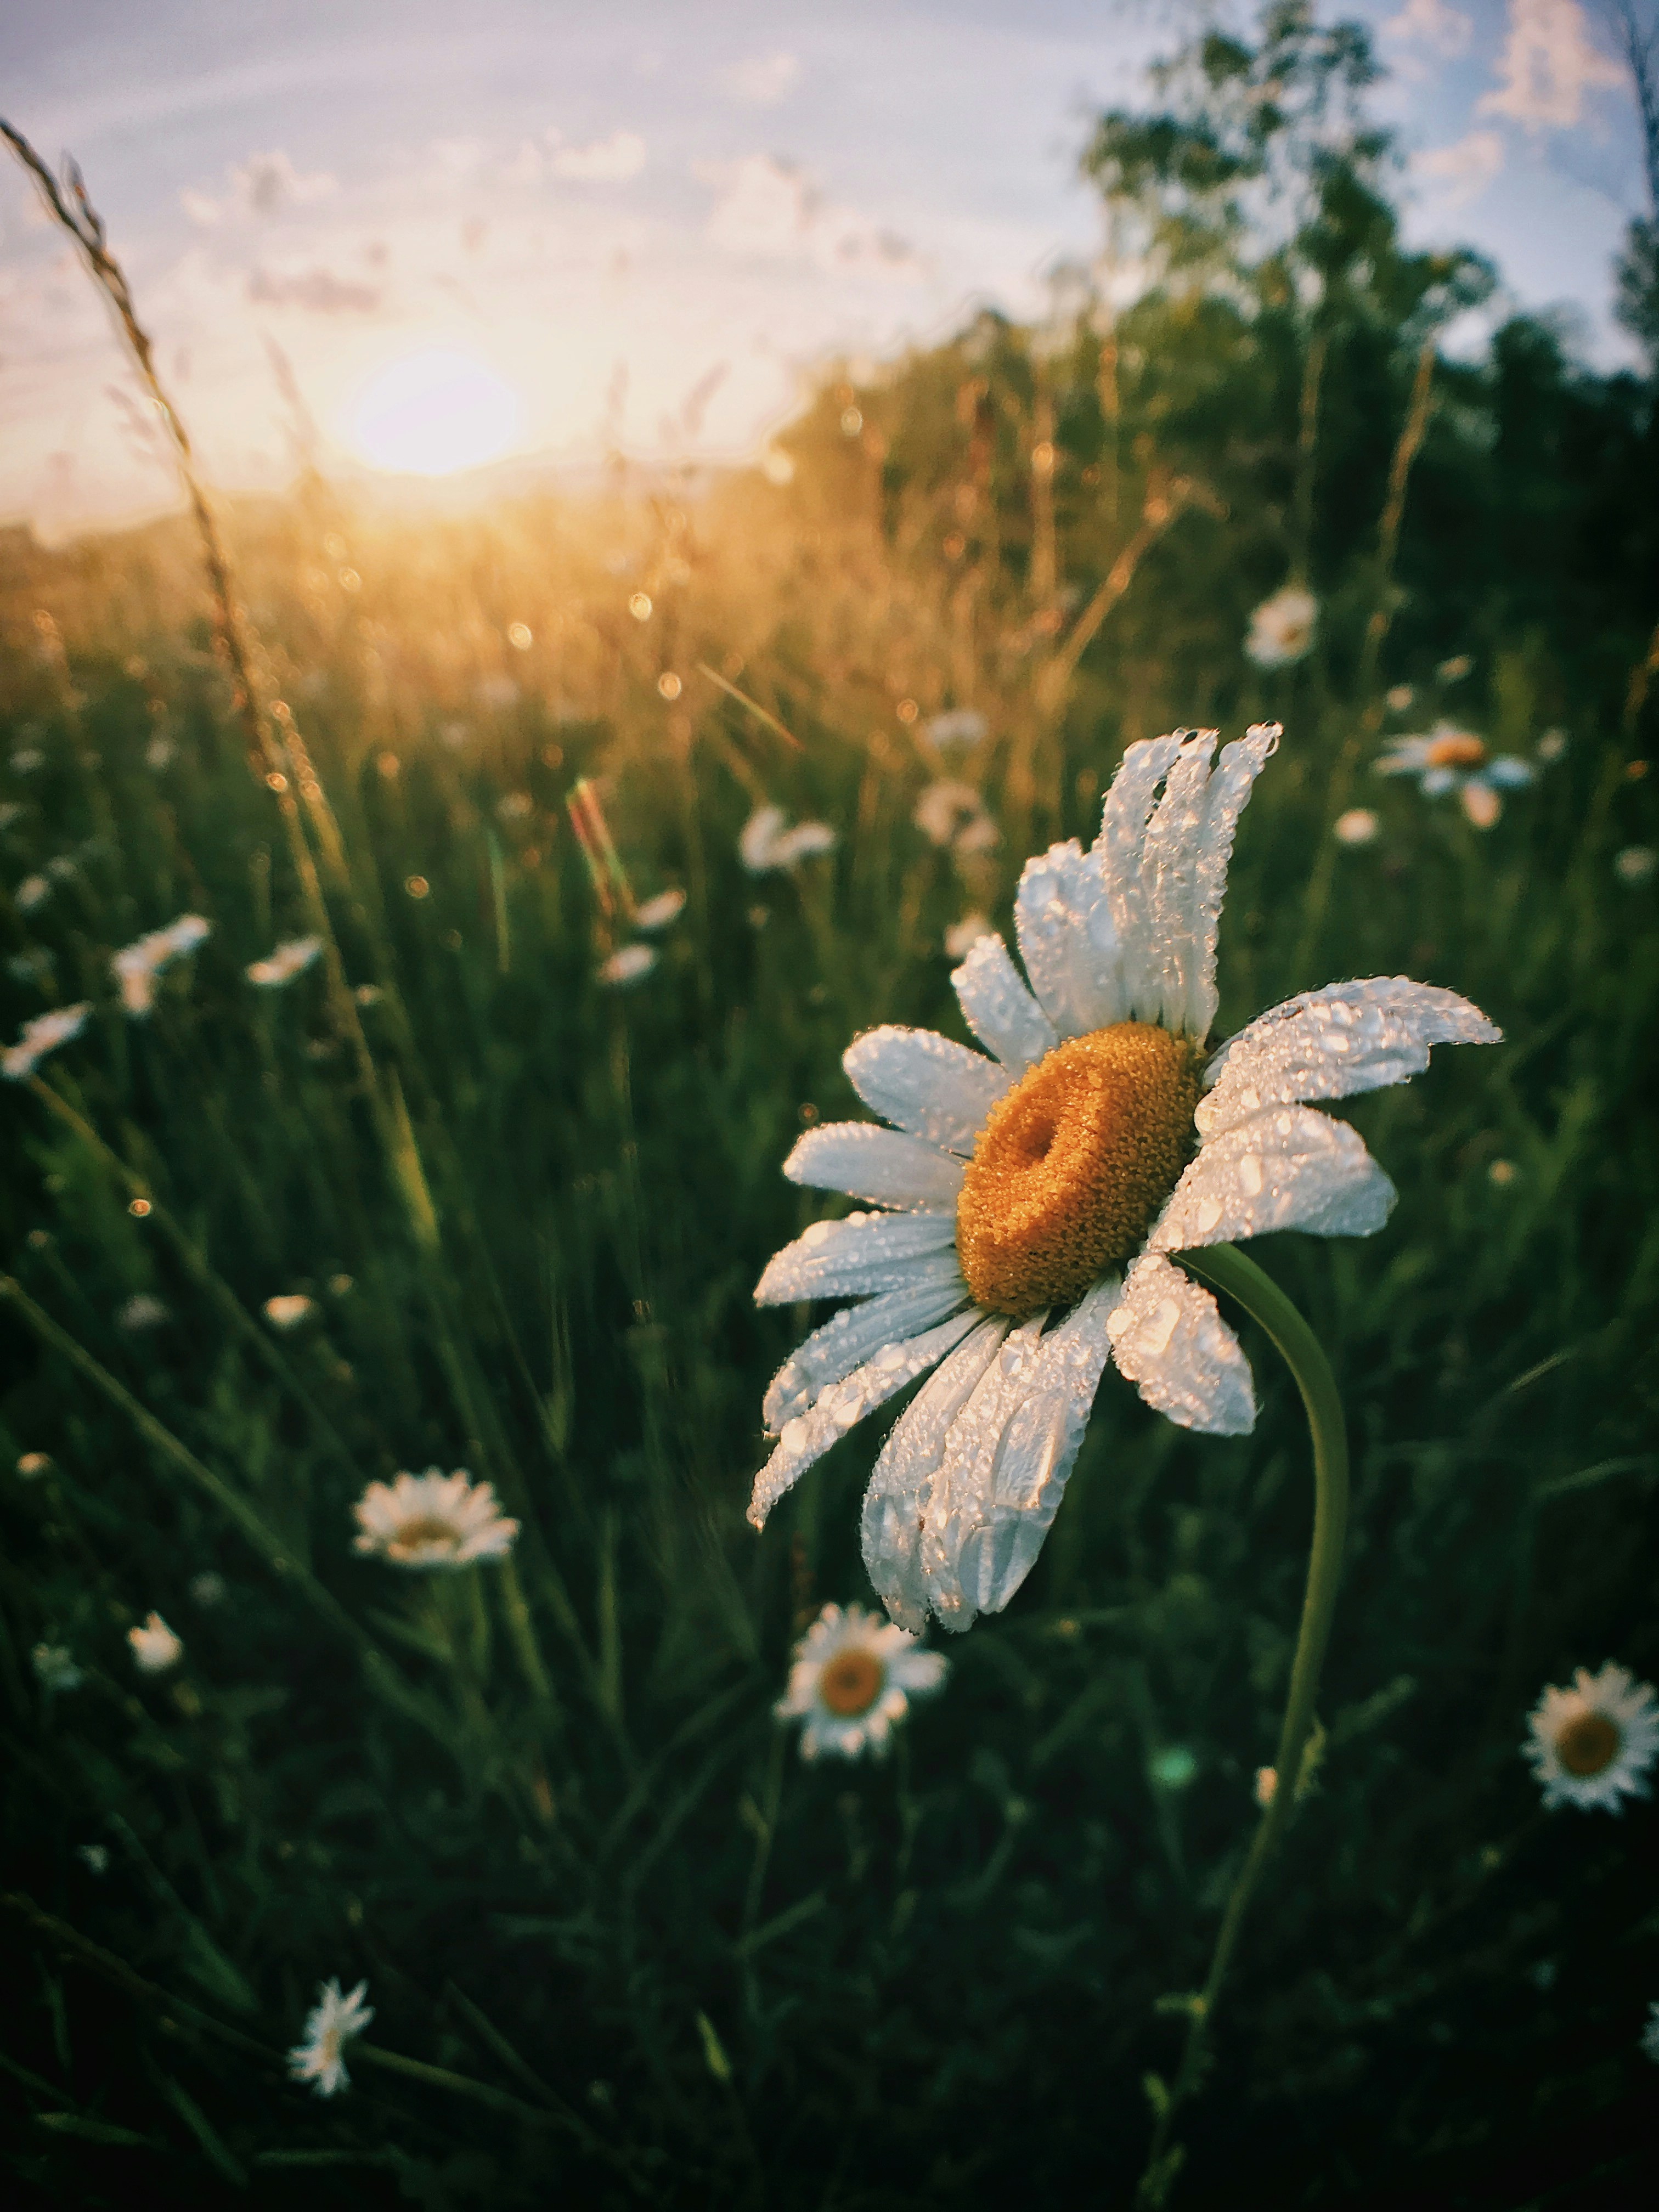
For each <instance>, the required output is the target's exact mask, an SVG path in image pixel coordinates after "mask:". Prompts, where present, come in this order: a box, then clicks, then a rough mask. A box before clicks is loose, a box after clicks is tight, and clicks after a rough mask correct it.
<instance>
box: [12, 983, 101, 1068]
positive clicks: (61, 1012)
mask: <svg viewBox="0 0 1659 2212" xmlns="http://www.w3.org/2000/svg"><path fill="white" fill-rule="evenodd" d="M91 1012H92V1002H91V1001H90V1000H87V999H83V1000H82V1001H81V1003H80V1004H79V1005H78V1006H54V1007H53V1008H52V1012H50V1013H49V1014H36V1015H35V1017H34V1018H33V1020H32V1021H27V1022H25V1023H24V1024H23V1027H22V1030H21V1034H20V1035H19V1036H18V1039H17V1042H16V1043H15V1044H9V1045H8V1046H7V1047H6V1048H5V1050H4V1051H3V1052H0V1075H3V1076H4V1077H5V1078H6V1079H7V1081H8V1082H9V1083H21V1082H22V1081H23V1080H24V1079H25V1078H26V1077H27V1076H31V1075H33V1073H34V1071H35V1069H36V1068H37V1067H38V1066H40V1062H41V1061H42V1060H44V1059H45V1058H46V1054H48V1053H49V1052H56V1051H57V1049H58V1046H59V1045H60V1044H67V1043H68V1042H69V1041H70V1038H71V1037H77V1036H80V1034H81V1032H82V1030H83V1029H85V1027H86V1025H87V1017H88V1015H89V1014H90V1013H91Z"/></svg>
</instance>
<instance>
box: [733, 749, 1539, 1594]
mask: <svg viewBox="0 0 1659 2212" xmlns="http://www.w3.org/2000/svg"><path fill="white" fill-rule="evenodd" d="M1278 741H1279V730H1278V726H1277V725H1264V726H1257V727H1256V728H1255V729H1252V730H1251V731H1250V732H1249V734H1248V735H1247V736H1245V737H1244V738H1242V739H1240V740H1239V741H1238V742H1237V744H1231V745H1228V746H1227V747H1226V748H1225V750H1223V752H1222V754H1221V756H1220V758H1219V761H1218V763H1216V765H1215V766H1214V768H1213V769H1212V765H1211V763H1212V755H1213V753H1214V750H1215V743H1216V732H1214V731H1213V730H1201V731H1196V732H1193V731H1186V732H1176V734H1175V735H1173V736H1170V737H1165V738H1152V739H1149V740H1146V741H1144V742H1142V743H1140V744H1133V745H1131V746H1130V747H1129V749H1128V750H1127V753H1126V754H1125V755H1124V758H1123V763H1122V765H1121V768H1120V769H1119V770H1118V772H1117V775H1116V777H1115V780H1114V781H1113V784H1112V787H1111V790H1110V791H1109V793H1108V795H1107V799H1106V805H1105V811H1104V817H1103V823H1102V827H1101V832H1100V836H1099V837H1098V838H1097V841H1096V842H1095V843H1094V845H1093V846H1092V847H1091V848H1090V850H1089V851H1087V852H1086V853H1085V852H1084V851H1083V850H1082V849H1081V848H1080V847H1079V845H1078V843H1077V842H1076V841H1075V840H1073V841H1071V842H1067V843H1066V844H1063V845H1054V846H1051V847H1050V848H1049V849H1048V852H1046V853H1044V854H1040V855H1038V856H1037V857H1036V859H1034V860H1030V861H1028V862H1027V863H1026V866H1025V871H1024V874H1023V875H1022V877H1021V878H1020V883H1019V889H1018V894H1017V896H1016V900H1015V908H1014V919H1015V927H1016V930H1017V933H1018V940H1019V949H1020V953H1021V956H1022V958H1023V959H1024V966H1025V977H1024V979H1022V977H1021V975H1020V974H1019V972H1018V969H1016V968H1015V965H1014V963H1013V961H1012V958H1011V957H1010V956H1009V953H1008V951H1007V948H1006V945H1004V943H1003V941H1002V939H1001V938H1000V937H996V936H989V937H985V938H982V939H981V940H980V942H979V943H978V944H977V945H975V946H974V948H973V949H972V951H970V952H969V955H968V957H967V958H966V959H965V960H964V961H963V963H962V965H961V967H960V968H958V969H957V972H956V975H955V977H954V981H955V986H956V992H957V998H958V1000H960V1001H961V1005H962V1010H963V1014H964V1016H965V1017H966V1019H967V1023H968V1026H969V1029H970V1030H973V1032H974V1034H975V1036H977V1037H978V1038H979V1039H980V1041H981V1043H982V1044H983V1045H984V1046H985V1047H986V1048H987V1052H988V1054H990V1055H991V1056H990V1057H987V1056H986V1054H981V1053H976V1052H974V1051H972V1050H970V1049H969V1048H968V1047H967V1046H966V1045H960V1044H954V1043H952V1042H950V1041H949V1040H948V1039H946V1038H945V1037H942V1036H934V1035H933V1033H932V1032H931V1031H928V1030H910V1029H897V1028H884V1029H877V1030H870V1031H868V1032H866V1035H864V1036H860V1037H859V1038H857V1039H856V1040H855V1041H854V1043H853V1045H852V1046H851V1048H849V1049H848V1052H847V1054H845V1056H844V1059H843V1061H842V1065H843V1066H844V1067H845V1068H846V1070H847V1073H848V1077H849V1078H850V1079H851V1081H852V1084H853V1087H854V1090H855V1091H857V1092H858V1094H859V1096H860V1097H861V1098H862V1099H863V1100H864V1102H865V1103H866V1105H867V1106H869V1107H870V1108H871V1109H872V1110H873V1111H874V1112H876V1113H878V1114H879V1115H882V1116H883V1117H884V1119H885V1120H886V1121H889V1122H890V1123H892V1124H893V1125H894V1126H893V1127H890V1128H881V1127H877V1126H875V1125H874V1124H873V1123H868V1122H856V1123H855V1122H841V1123H835V1124H830V1125H829V1126H826V1127H817V1128H814V1129H811V1130H809V1131H808V1133H806V1135H805V1136H804V1137H803V1138H802V1139H800V1141H799V1144H798V1145H797V1146H795V1149H794V1151H793V1152H792V1153H791V1154H790V1156H789V1158H788V1159H787V1162H786V1163H785V1166H784V1172H785V1174H786V1175H787V1176H789V1178H790V1180H791V1181H792V1182H799V1183H805V1184H808V1185H811V1186H812V1187H814V1188H819V1189H826V1190H838V1191H844V1192H846V1193H848V1194H849V1195H850V1196H852V1197H854V1198H859V1199H862V1200H866V1201H867V1202H869V1203H871V1204H872V1205H874V1206H878V1207H880V1208H881V1209H883V1210H882V1211H880V1212H857V1213H853V1214H850V1215H849V1216H848V1218H846V1219H844V1220H840V1221H820V1222H817V1223H816V1224H814V1225H813V1226H812V1227H811V1228H810V1229H808V1230H807V1231H806V1232H805V1235H804V1236H802V1237H799V1238H797V1239H796V1241H795V1242H794V1243H793V1244H790V1245H787V1246H786V1247H785V1248H784V1249H783V1250H782V1251H781V1252H779V1253H778V1254H777V1255H775V1257H774V1258H773V1260H772V1261H771V1263H770V1265H769V1267H767V1269H766V1271H765V1273H763V1276H762V1277H761V1279H760V1282H759V1284H758V1285H757V1288H756V1292H755V1296H756V1298H757V1302H758V1303H759V1304H762V1305H793V1304H798V1303H800V1302H804V1301H806V1300H811V1299H826V1300H827V1299H837V1300H846V1299H849V1298H852V1299H858V1300H860V1301H862V1302H863V1303H860V1304H855V1305H848V1306H845V1307H844V1308H843V1310H842V1311H841V1312H839V1313H836V1315H834V1316H832V1317H831V1318H830V1319H829V1320H828V1321H827V1322H824V1323H823V1326H822V1327H821V1328H817V1329H815V1330H814V1331H813V1333H812V1334H811V1335H810V1336H809V1337H808V1338H807V1339H806V1340H805V1342H804V1343H803V1344H802V1345H800V1346H799V1348H798V1349H797V1350H796V1352H794V1353H793V1356H792V1357H791V1358H789V1359H788V1360H787V1361H786V1362H785V1364H784V1365H783V1367H782V1369H781V1370H780V1372H779V1373H778V1374H777V1376H775V1378H774V1380H773V1383H772V1385H771V1387H770V1389H769V1390H768V1392H767V1394H766V1398H765V1401H764V1407H763V1417H764V1420H765V1425H766V1428H767V1430H768V1431H769V1434H771V1435H773V1436H775V1437H776V1438H777V1440H778V1441H777V1447H776V1449H775V1451H774V1452H773V1454H772V1455H771V1457H770V1459H769V1460H768V1462H767V1463H766V1465H765V1466H764V1467H763V1468H762V1470H761V1472H760V1474H759V1475H758V1476H757V1480H756V1483H755V1490H754V1496H753V1498H752V1499H751V1500H750V1508H749V1517H750V1520H751V1521H752V1522H754V1523H755V1524H756V1526H757V1527H759V1526H760V1525H761V1524H762V1523H763V1522H764V1521H765V1518H766V1516H767V1515H768V1513H769V1511H770V1510H771V1509H772V1507H773V1506H774V1505H775V1504H776V1502H777V1500H778V1499H779V1498H781V1497H782V1496H783V1494H784V1492H786V1491H787V1490H788V1489H789V1488H790V1487H791V1486H792V1485H793V1483H794V1482H796V1481H797V1480H799V1476H800V1475H801V1474H802V1473H803V1472H804V1470H805V1468H808V1467H810V1466H811V1463H812V1462H813V1461H814V1460H816V1459H817V1458H818V1457H819V1456H820V1455H821V1454H823V1453H824V1452H826V1451H828V1450H829V1448H830V1446H831V1445H832V1444H833V1443H835V1442H836V1439H837V1438H838V1437H841V1436H842V1435H843V1434H844V1433H845V1432H846V1431H848V1429H849V1428H851V1427H852V1425H853V1424H854V1422H855V1421H858V1420H860V1419H862V1418H863V1417H864V1415H865V1414H866V1413H871V1412H873V1411H874V1409H875V1408H876V1407H878V1405H880V1404H882V1403H883V1401H884V1400H886V1399H888V1398H890V1397H892V1396H894V1395H896V1393H897V1392H899V1391H900V1390H902V1389H904V1388H905V1387H906V1386H907V1384H908V1383H914V1382H915V1381H916V1380H917V1379H918V1377H920V1376H923V1375H925V1374H927V1371H928V1370H930V1369H936V1370H937V1372H936V1373H934V1374H933V1376H932V1378H931V1379H930V1381H929V1382H928V1383H927V1385H926V1387H925V1388H924V1389H922V1390H921V1392H920V1394H919V1395H917V1397H916V1399H915V1402H914V1403H913V1404H912V1405H911V1406H910V1407H908V1409H907V1411H906V1412H905V1413H904V1415H903V1417H902V1419H901V1420H900V1421H899V1422H898V1424H897V1425H896V1427H895V1428H894V1430H893V1431H892V1434H891V1435H890V1437H889V1438H888V1440H887V1443H886V1445H885V1447H884V1449H883V1451H882V1453H881V1455H880V1457H879V1458H878V1461H877V1463H876V1468H875V1473H874V1475H873V1478H872V1481H871V1484H870V1487H869V1490H868V1492H867V1493H866V1498H865V1503H864V1516H863V1537H864V1558H865V1564H866V1566H867V1568H868V1569H869V1572H870V1577H871V1580H872V1583H874V1585H875V1587H876V1589H877V1590H878V1592H879V1593H880V1595H881V1596H882V1598H883V1600H884V1601H885V1603H886V1606H887V1610H888V1612H889V1613H890V1614H891V1615H892V1617H893V1619H894V1620H896V1621H898V1622H899V1623H900V1624H901V1625H902V1626H904V1627H906V1628H910V1629H920V1628H921V1627H922V1626H924V1625H925V1623H926V1621H927V1615H928V1613H930V1612H931V1613H936V1614H937V1615H938V1616H939V1619H940V1620H943V1621H944V1622H945V1624H946V1626H949V1627H951V1628H958V1629H960V1628H966V1627H967V1626H969V1624H970V1623H971V1621H972V1620H973V1619H974V1616H975V1613H995V1612H999V1611H1000V1609H1001V1608H1002V1607H1004V1606H1006V1604H1007V1602H1008V1601H1009V1599H1010V1598H1011V1597H1012V1595H1013V1594H1014V1592H1015V1591H1016V1590H1017V1589H1018V1588H1019V1585H1020V1583H1022V1582H1023V1581H1024V1578H1025V1576H1026V1575H1027V1574H1028V1573H1029V1571H1030V1568H1031V1565H1032V1564H1033V1562H1034V1561H1035V1560H1036V1555H1037V1553H1038V1551H1039V1550H1040V1548H1041V1547H1042V1540H1043V1537H1044V1536H1045V1534H1047V1532H1048V1527H1049V1524H1050V1522H1052V1521H1053V1519H1054V1514H1055V1511H1056V1510H1057V1508H1058V1506H1059V1504H1060V1492H1061V1491H1062V1490H1063V1488H1064V1486H1065V1484H1066V1477H1067V1475H1068V1474H1070V1472H1071V1468H1072V1464H1073V1461H1074V1459H1075V1458H1076V1456H1077V1451H1078V1447H1079V1443H1081V1442H1082V1438H1083V1432H1084V1430H1085V1426H1086V1425H1087V1422H1088V1418H1089V1409H1090V1407H1091V1403H1092V1401H1093V1399H1094V1395H1095V1390H1096V1388H1097V1384H1098V1383H1099V1381H1100V1377H1101V1374H1102V1371H1103V1369H1104V1367H1105V1364H1106V1361H1107V1358H1108V1357H1109V1356H1110V1357H1111V1358H1114V1359H1115V1362H1116V1364H1117V1366H1118V1368H1119V1370H1121V1373H1122V1374H1123V1375H1125V1376H1127V1378H1128V1379H1129V1380H1130V1381H1131V1382H1132V1383H1135V1384H1136V1385H1137V1386H1138V1387H1139V1391H1140V1394H1141V1395H1142V1397H1143V1398H1145V1399H1146V1401H1147V1402H1148V1403H1149V1404H1150V1405H1152V1406H1153V1407H1156V1408H1157V1409H1158V1411H1159V1412H1160V1413H1166V1414H1167V1415H1168V1416H1169V1417H1170V1419H1172V1420H1175V1421H1177V1422H1179V1423H1181V1424H1182V1425H1183V1426H1184V1427H1188V1428H1193V1429H1199V1430H1202V1431H1208V1432H1210V1433H1212V1434H1216V1435H1236V1434H1240V1433H1243V1432H1244V1431H1248V1430H1249V1429H1250V1428H1251V1427H1252V1426H1253V1425H1254V1423H1255V1394H1254V1390H1253V1389H1252V1385H1251V1381H1250V1372H1249V1367H1248V1365H1247V1364H1246V1363H1245V1359H1244V1356H1243V1352H1242V1351H1241V1350H1240V1348H1239V1345H1238V1341H1237V1338H1236V1337H1235V1336H1234V1334H1233V1333H1232V1331H1231V1328H1228V1326H1227V1325H1226V1323H1225V1322H1224V1321H1223V1320H1222V1318H1221V1315H1220V1312H1219V1311H1218V1308H1217V1306H1216V1303H1215V1300H1214V1299H1213V1298H1212V1297H1211V1295H1210V1293H1209V1291H1207V1290H1206V1289H1204V1288H1203V1287H1202V1286H1201V1285H1200V1284H1198V1283H1196V1282H1194V1280H1193V1279H1191V1277H1189V1276H1188V1275H1187V1274H1186V1273H1183V1272H1182V1269H1181V1268H1180V1267H1177V1266H1176V1264H1175V1263H1174V1261H1173V1258H1172V1256H1171V1255H1174V1254H1176V1253H1179V1252H1182V1251H1184V1250H1187V1249H1192V1248H1194V1247H1198V1246H1202V1245H1207V1244H1220V1243H1234V1242H1237V1241H1238V1240H1240V1239H1242V1238H1245V1237H1259V1236H1263V1235H1266V1234H1267V1232H1268V1231H1273V1230H1279V1229H1303V1230H1307V1231H1311V1232H1313V1233H1314V1234H1315V1235H1317V1236H1325V1237H1336V1236H1367V1235H1369V1234H1370V1233H1371V1232H1372V1231H1375V1230H1377V1229H1380V1228H1381V1227H1382V1226H1383V1222H1384V1221H1385V1220H1386V1219H1387V1218H1388V1216H1389V1209H1390V1208H1391V1206H1393V1204H1394V1199H1395V1192H1394V1187H1393V1185H1392V1184H1391V1183H1390V1182H1389V1179H1388V1177H1387V1176H1385V1175H1384V1174H1383V1171H1382V1170H1381V1169H1380V1168H1378V1167H1377V1166H1376V1163H1375V1162H1374V1161H1373V1160H1372V1159H1371V1158H1370V1154H1369V1153H1368V1152H1366V1150H1365V1147H1364V1144H1363V1143H1362V1142H1361V1141H1360V1139H1359V1137H1358V1134H1357V1133H1355V1131H1354V1130H1353V1129H1352V1128H1351V1127H1349V1126H1348V1125H1347V1124H1346V1122H1344V1121H1334V1120H1333V1119H1331V1118H1330V1117H1329V1116H1328V1115H1324V1114H1321V1113H1316V1112H1315V1111H1313V1110H1312V1109H1310V1107H1309V1106H1308V1105H1307V1104H1306V1103H1304V1101H1307V1100H1313V1099H1332V1098H1342V1097H1349V1096H1351V1095H1352V1093H1353V1092H1355V1091H1368V1090H1371V1089H1373V1088H1375V1087H1376V1086H1377V1085H1381V1084H1385V1083H1400V1082H1403V1081H1404V1080H1405V1079H1406V1078H1407V1077H1408V1076H1410V1075H1413V1074H1414V1073H1417V1072H1418V1071H1419V1069H1421V1068H1424V1067H1426V1066H1427V1065H1428V1060H1429V1048H1430V1047H1431V1045H1433V1044H1439V1043H1455V1042H1466V1043H1474V1042H1488V1043H1490V1042H1496V1041H1497V1039H1498V1030H1496V1029H1495V1028H1494V1027H1493V1026H1492V1024H1491V1023H1490V1022H1489V1021H1487V1020H1486V1017H1485V1016H1484V1015H1483V1014H1481V1013H1480V1012H1478V1010H1477V1009H1476V1008H1475V1007H1474V1006H1470V1005H1469V1004H1468V1001H1467V1000H1463V999H1460V998H1458V997H1457V996H1456V995H1455V994H1454V993H1452V992H1450V991H1444V990H1437V989H1433V988H1431V987H1428V986H1427V985H1425V984H1420V983H1413V982H1411V981H1407V979H1405V978H1404V977H1392V978H1390V977H1383V978H1377V979H1375V980H1373V981H1370V982H1361V983H1334V984H1331V985H1328V987H1326V988H1325V989H1323V990H1321V991H1310V992H1306V993H1304V994H1303V995H1302V996H1301V997H1299V998H1295V999H1291V1000H1287V1001H1286V1002H1285V1004H1284V1005H1283V1006H1276V1007H1274V1008H1273V1010H1272V1012H1269V1013H1266V1014H1263V1015H1261V1016H1260V1017H1259V1018H1257V1019H1256V1020H1255V1021H1254V1022H1252V1023H1251V1024H1249V1027H1248V1028H1246V1029H1244V1030H1241V1031H1240V1032H1239V1034H1238V1035H1237V1036H1235V1037H1233V1038H1232V1039H1231V1042H1228V1043H1227V1044H1226V1045H1225V1046H1224V1047H1223V1048H1221V1049H1220V1050H1219V1051H1218V1052H1213V1053H1212V1051H1211V1050H1210V1049H1209V1048H1208V1047H1207V1046H1206V1042H1205V1039H1206V1035H1207V1032H1208V1030H1209V1027H1210V1024H1211V1022H1212V1019H1213V1018H1214V1015H1215V1011H1216V1004H1217V998H1216V984H1215V955H1216V933H1217V925H1218V919H1219V915H1220V908H1221V902H1222V894H1223V890H1224V889H1225V878H1226V869H1227V861H1228V856H1229V854H1230V853H1231V849H1232V842H1233V835H1234V831H1235V829H1236V828H1237V822H1238V817H1239V815H1240V813H1241V811H1242V810H1243V806H1244V804H1245V802H1246V800H1247V799H1249V793H1250V788H1251V786H1252V785H1253V783H1254V782H1255V778H1256V776H1257V775H1258V774H1259V773H1260V772H1261V768H1262V766H1263V765H1264V763H1266V761H1267V758H1268V756H1269V755H1270V754H1271V753H1272V752H1273V750H1274V747H1275V746H1276V744H1278Z"/></svg>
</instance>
